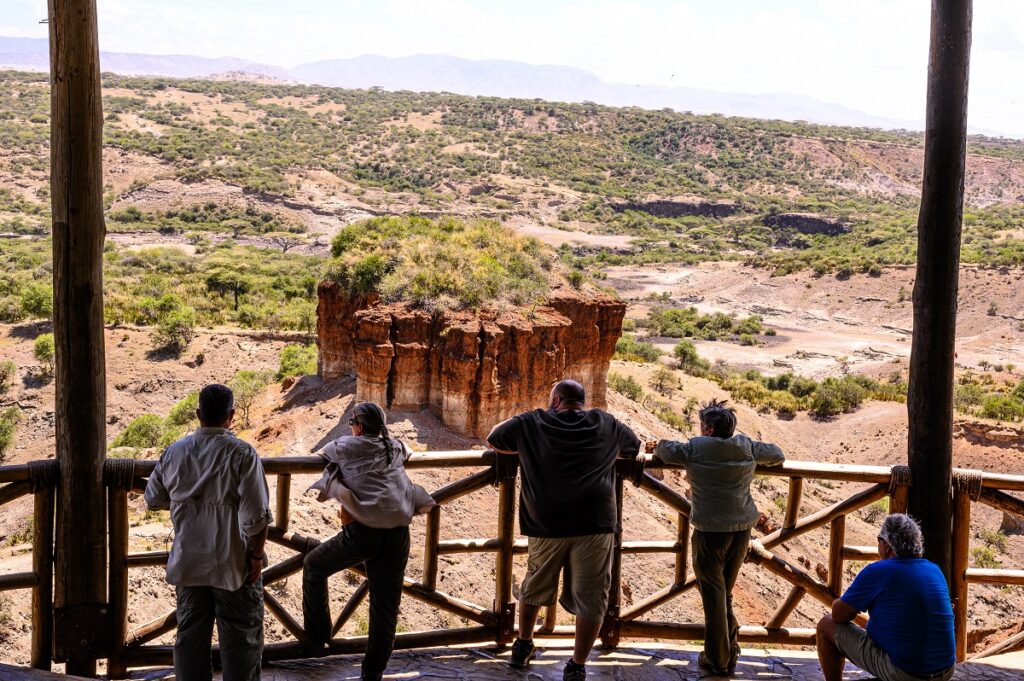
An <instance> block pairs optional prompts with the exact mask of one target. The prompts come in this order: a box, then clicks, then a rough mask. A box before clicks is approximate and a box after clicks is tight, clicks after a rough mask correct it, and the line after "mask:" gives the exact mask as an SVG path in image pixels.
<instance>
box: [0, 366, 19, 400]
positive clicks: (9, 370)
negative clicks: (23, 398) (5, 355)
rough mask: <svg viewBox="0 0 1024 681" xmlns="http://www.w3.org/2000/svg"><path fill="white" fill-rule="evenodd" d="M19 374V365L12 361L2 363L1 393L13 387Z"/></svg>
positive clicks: (0, 370) (0, 374)
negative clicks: (12, 384) (15, 377)
mask: <svg viewBox="0 0 1024 681" xmlns="http://www.w3.org/2000/svg"><path fill="white" fill-rule="evenodd" d="M17 373H18V365H17V364H15V363H14V362H12V361H11V360H9V359H8V360H4V361H3V362H0V393H2V392H4V391H5V390H7V388H9V387H10V386H11V383H12V382H13V381H14V376H15V375H16V374H17Z"/></svg>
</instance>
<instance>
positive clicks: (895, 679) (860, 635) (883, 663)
mask: <svg viewBox="0 0 1024 681" xmlns="http://www.w3.org/2000/svg"><path fill="white" fill-rule="evenodd" d="M836 647H837V648H839V652H841V653H842V654H843V656H845V657H846V659H848V660H849V661H850V662H852V663H854V664H855V665H857V666H858V667H860V668H861V669H863V670H864V671H866V672H868V673H869V674H874V675H875V676H877V677H878V678H879V679H880V680H881V681H921V679H922V678H924V677H921V676H916V675H914V674H910V673H908V672H905V671H903V670H902V669H900V668H899V667H897V666H896V665H894V664H893V663H892V658H890V657H889V653H887V652H885V651H884V650H882V647H881V646H880V645H878V644H877V643H875V642H874V641H873V640H872V639H871V637H870V636H868V632H866V631H864V630H863V629H861V628H860V627H858V626H857V625H856V624H851V623H849V622H843V623H839V622H837V623H836ZM954 671H955V669H954V668H953V667H950V668H949V669H947V670H945V671H943V672H939V673H937V674H935V675H934V676H932V677H929V678H930V679H932V680H934V681H949V679H950V678H951V677H952V676H953V672H954Z"/></svg>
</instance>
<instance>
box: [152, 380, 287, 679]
mask: <svg viewBox="0 0 1024 681" xmlns="http://www.w3.org/2000/svg"><path fill="white" fill-rule="evenodd" d="M196 415H197V416H198V417H199V424H200V428H199V429H198V430H196V431H195V432H194V433H191V434H189V435H186V436H185V437H183V438H181V439H180V440H178V441H177V442H175V443H174V444H172V445H170V446H169V447H168V448H167V449H166V450H165V451H164V453H163V455H162V456H161V457H160V461H159V462H157V464H156V468H155V469H154V470H153V473H152V475H150V476H149V483H148V484H147V485H146V504H147V505H148V506H149V508H151V509H153V510H166V509H170V511H171V523H172V524H173V525H174V544H173V546H172V547H171V553H170V556H169V558H168V560H167V581H168V583H170V584H173V585H174V586H175V587H176V592H177V617H178V635H177V637H176V638H175V641H174V676H175V678H177V679H181V680H182V681H209V679H211V678H212V676H213V669H212V665H211V655H210V652H211V650H210V649H211V640H210V639H211V637H212V634H213V623H214V621H216V622H217V635H218V638H219V641H220V661H221V667H222V670H223V678H224V681H257V680H258V679H259V678H260V658H261V657H262V655H263V584H262V579H261V575H262V570H263V565H264V562H265V560H266V555H265V554H264V552H263V549H264V545H265V543H266V539H267V528H268V526H269V525H270V523H271V520H272V518H271V514H270V495H269V492H268V489H267V480H266V477H265V476H264V474H263V465H262V464H261V463H260V459H259V456H257V454H256V450H254V449H253V448H252V446H251V445H250V444H248V443H247V442H243V441H242V440H239V439H238V438H237V437H235V436H234V435H233V434H232V433H231V431H230V430H229V428H231V421H232V420H233V419H234V416H235V408H234V395H233V394H232V392H231V389H230V388H228V387H227V386H223V385H218V384H213V385H208V386H206V387H205V388H203V389H202V391H200V393H199V409H197V410H196Z"/></svg>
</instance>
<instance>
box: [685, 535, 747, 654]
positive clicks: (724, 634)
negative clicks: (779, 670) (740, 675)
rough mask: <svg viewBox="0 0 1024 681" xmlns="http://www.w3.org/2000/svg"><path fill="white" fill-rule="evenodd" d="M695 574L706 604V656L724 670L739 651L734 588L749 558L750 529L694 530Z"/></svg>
mask: <svg viewBox="0 0 1024 681" xmlns="http://www.w3.org/2000/svg"><path fill="white" fill-rule="evenodd" d="M692 543H693V574H694V576H695V577H696V578H697V588H698V589H700V599H701V601H702V603H703V605H704V655H705V657H707V660H708V662H709V663H711V665H712V666H713V667H715V668H716V669H719V670H722V671H725V670H727V669H729V668H730V667H732V666H733V665H735V664H736V660H737V658H738V657H739V654H740V645H739V632H740V624H739V622H738V621H737V620H736V616H735V615H734V614H733V612H732V588H733V587H734V586H735V585H736V578H737V577H738V576H739V574H740V567H742V566H743V561H744V560H745V559H746V557H747V550H748V549H749V544H750V530H740V531H739V532H701V531H700V530H694V532H693V542H692Z"/></svg>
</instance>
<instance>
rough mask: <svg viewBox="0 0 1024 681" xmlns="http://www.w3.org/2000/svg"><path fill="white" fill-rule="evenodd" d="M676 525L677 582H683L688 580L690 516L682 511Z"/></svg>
mask: <svg viewBox="0 0 1024 681" xmlns="http://www.w3.org/2000/svg"><path fill="white" fill-rule="evenodd" d="M676 522H677V524H676V527H677V528H678V529H677V530H676V544H677V545H678V548H677V549H676V570H675V583H676V584H682V583H683V582H685V581H686V559H687V554H688V553H689V550H690V517H689V516H687V515H686V514H685V513H680V514H679V516H678V518H677V521H676Z"/></svg>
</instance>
